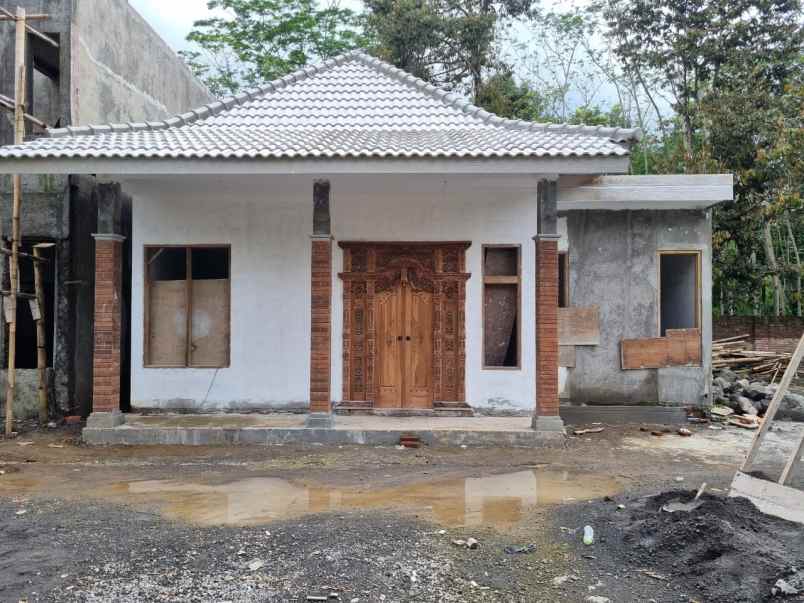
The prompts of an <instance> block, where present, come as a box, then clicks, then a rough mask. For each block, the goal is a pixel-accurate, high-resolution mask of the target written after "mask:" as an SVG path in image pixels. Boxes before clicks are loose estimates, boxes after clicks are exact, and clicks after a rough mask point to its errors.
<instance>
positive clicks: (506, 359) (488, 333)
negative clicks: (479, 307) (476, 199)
mask: <svg viewBox="0 0 804 603" xmlns="http://www.w3.org/2000/svg"><path fill="white" fill-rule="evenodd" d="M520 289H521V258H520V247H519V245H484V246H483V368H486V369H517V368H520V354H521V348H520V322H521V321H520V297H521V293H520Z"/></svg>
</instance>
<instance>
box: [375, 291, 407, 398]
mask: <svg viewBox="0 0 804 603" xmlns="http://www.w3.org/2000/svg"><path fill="white" fill-rule="evenodd" d="M403 301H404V298H403V294H402V287H401V286H400V287H395V288H393V289H390V290H389V291H386V292H384V293H382V294H380V295H378V296H377V312H376V316H377V363H376V366H377V400H376V402H375V407H376V408H402V346H403V336H402V328H403V327H402V319H403V316H402V312H403V311H402V306H403Z"/></svg>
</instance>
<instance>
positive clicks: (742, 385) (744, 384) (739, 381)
mask: <svg viewBox="0 0 804 603" xmlns="http://www.w3.org/2000/svg"><path fill="white" fill-rule="evenodd" d="M734 383H735V384H736V385H738V386H739V387H740V389H743V390H745V389H748V386H749V385H751V384H750V383H749V381H748V379H737V381H735V382H734Z"/></svg>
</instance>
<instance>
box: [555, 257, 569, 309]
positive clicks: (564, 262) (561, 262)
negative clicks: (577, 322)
mask: <svg viewBox="0 0 804 603" xmlns="http://www.w3.org/2000/svg"><path fill="white" fill-rule="evenodd" d="M562 267H563V268H564V291H563V293H564V302H565V303H564V305H563V306H562V305H561V304H560V303H559V304H558V307H559V308H569V307H570V306H571V305H572V301H571V300H570V254H569V251H559V252H558V269H559V274H560V271H561V268H562ZM560 280H561V279H559V281H560ZM561 293H562V292H561V291H559V292H558V294H559V302H560V301H561Z"/></svg>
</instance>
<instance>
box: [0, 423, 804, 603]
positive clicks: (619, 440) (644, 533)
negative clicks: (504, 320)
mask: <svg viewBox="0 0 804 603" xmlns="http://www.w3.org/2000/svg"><path fill="white" fill-rule="evenodd" d="M693 429H694V434H693V436H692V437H688V438H684V437H681V436H678V435H676V434H667V435H665V436H663V437H656V436H652V435H650V433H649V432H646V431H641V430H640V428H639V427H638V426H635V427H621V428H615V427H606V429H605V431H604V432H603V433H599V434H590V435H586V436H582V437H573V438H570V440H569V441H568V443H567V446H566V447H565V448H559V449H522V448H508V449H503V448H455V449H431V448H421V449H416V450H399V449H397V448H395V447H376V448H375V447H359V446H349V447H322V446H309V447H291V446H272V447H119V448H89V447H85V446H82V445H80V444H78V441H77V438H76V435H77V434H76V432H69V431H65V430H63V429H54V430H47V431H39V432H29V433H22V434H21V435H20V436H19V437H18V438H16V439H15V440H9V441H0V601H13V602H17V601H31V602H32V601H307V600H318V599H315V597H330V596H332V599H330V600H332V601H335V600H340V601H350V602H354V601H363V602H368V601H371V602H374V601H389V602H390V601H557V600H562V601H590V602H592V603H605V602H606V601H610V602H627V601H640V602H647V601H656V602H657V603H658V602H664V601H701V602H703V601H723V602H725V601H762V600H770V599H771V589H772V588H773V586H774V584H775V583H776V581H777V580H778V579H783V578H788V579H790V580H791V581H794V580H793V579H794V578H795V576H796V573H795V572H796V571H798V570H800V569H801V568H804V527H802V526H798V525H794V524H790V523H787V522H784V521H782V520H777V519H775V518H768V517H766V516H762V515H761V514H759V513H758V512H756V511H755V510H754V509H752V508H751V507H750V505H747V504H745V501H735V500H733V499H732V500H724V494H725V492H726V491H727V489H728V485H729V483H730V481H731V478H732V475H733V472H734V469H735V468H736V467H737V466H738V465H739V463H740V461H741V459H742V457H743V455H744V453H745V451H746V450H747V448H748V446H749V444H750V441H751V437H752V435H753V434H752V433H751V432H747V431H742V430H739V429H737V428H734V429H726V430H722V431H714V430H710V429H708V428H707V427H706V426H703V427H701V428H693ZM802 429H804V425H800V424H792V423H780V424H779V429H778V430H776V431H773V432H772V433H771V434H770V435H771V437H770V442H769V445H768V447H767V451H766V452H765V453H764V454H763V455H762V456H761V457H760V463H759V466H758V469H760V470H762V471H763V472H766V473H768V474H769V475H778V473H779V471H780V470H781V467H782V463H783V462H784V459H785V458H786V456H787V455H789V454H790V451H792V447H793V442H794V441H795V440H796V438H797V437H798V435H799V434H800V433H801V430H802ZM703 482H706V483H707V484H708V487H707V492H709V494H710V495H709V496H708V497H705V504H704V505H702V506H701V507H700V508H698V509H695V510H694V511H690V512H689V513H685V514H679V513H673V514H669V513H665V512H663V511H662V510H661V507H662V505H664V504H665V503H666V502H667V501H669V500H671V499H673V498H678V499H680V500H687V499H688V498H689V497H690V496H691V495H692V491H694V490H695V489H697V488H698V487H699V486H700V484H701V483H703ZM796 485H797V486H798V487H804V483H802V477H801V476H799V477H798V479H797V483H796ZM667 491H676V492H672V493H670V494H662V495H660V496H658V497H657V496H654V495H656V494H658V493H661V492H667ZM684 515H687V516H688V517H686V518H685V517H684ZM587 524H588V525H591V526H592V527H593V528H594V529H595V542H594V543H593V544H592V545H588V546H587V545H584V544H583V543H582V541H581V540H582V533H583V527H584V525H587ZM469 538H474V539H476V540H477V541H478V543H479V544H478V546H477V548H468V547H467V546H465V545H460V546H459V545H456V544H454V541H456V540H458V541H460V540H463V541H466V540H467V539H469ZM308 597H313V598H312V599H308ZM786 600H791V601H797V600H799V601H804V596H790V597H788V598H787V599H786Z"/></svg>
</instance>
